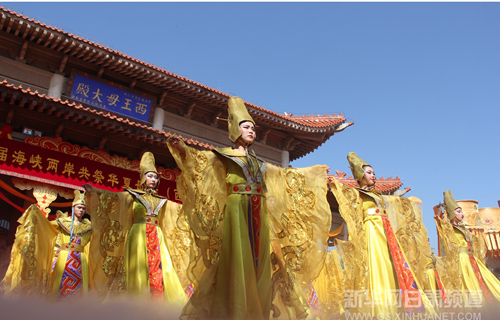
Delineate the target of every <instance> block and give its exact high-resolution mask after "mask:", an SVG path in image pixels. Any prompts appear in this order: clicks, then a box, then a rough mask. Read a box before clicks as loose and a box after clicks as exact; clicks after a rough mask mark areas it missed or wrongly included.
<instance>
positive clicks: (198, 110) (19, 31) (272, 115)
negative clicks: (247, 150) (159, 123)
mask: <svg viewBox="0 0 500 320" xmlns="http://www.w3.org/2000/svg"><path fill="white" fill-rule="evenodd" d="M0 30H1V31H3V32H6V33H8V34H9V37H8V40H9V43H4V50H6V49H5V48H8V49H9V52H11V55H12V53H14V55H17V56H16V60H18V61H24V62H26V63H28V64H29V63H30V62H33V61H36V60H37V59H42V58H41V57H43V59H46V60H47V62H45V61H44V65H48V66H49V68H50V69H52V70H53V72H56V73H61V74H65V76H69V74H70V72H71V70H73V69H77V70H81V71H82V72H87V73H89V74H91V75H94V76H97V77H102V79H103V80H105V81H115V82H117V83H118V84H120V85H124V86H126V87H130V88H134V89H136V90H140V91H141V92H145V93H148V94H150V95H152V96H155V97H157V101H158V106H160V107H161V108H164V109H165V110H167V111H169V112H173V113H176V114H180V115H183V116H185V117H188V118H192V119H194V120H196V121H199V122H202V123H205V124H209V125H212V126H215V127H220V128H221V129H224V130H227V123H224V121H218V119H220V118H227V101H228V99H229V98H230V97H231V96H230V95H229V94H227V93H224V92H222V91H219V90H217V89H214V88H210V87H208V86H206V85H203V84H201V83H198V82H196V81H193V80H191V79H188V78H186V77H182V76H180V75H177V74H175V73H172V72H170V71H167V70H165V69H164V68H160V67H158V66H155V65H153V64H151V63H147V62H145V61H142V60H139V59H136V58H134V57H132V56H129V55H126V54H124V53H122V52H120V51H118V50H112V49H110V48H109V47H107V46H103V45H101V44H99V43H96V42H94V41H90V40H88V39H85V38H82V37H80V36H78V35H74V34H72V33H68V32H66V31H64V30H62V29H59V28H57V27H53V26H51V25H47V24H45V23H41V22H39V21H35V20H34V19H29V18H28V17H26V16H23V15H21V14H18V13H16V12H13V11H11V10H10V9H5V8H4V7H0ZM4 42H5V41H4ZM28 43H29V45H28ZM0 47H1V45H0ZM42 53H43V54H42ZM119 81H122V82H119ZM139 87H140V88H139ZM245 104H246V105H247V107H248V110H249V112H250V114H251V115H252V117H254V120H255V121H256V122H257V123H258V125H259V127H260V129H259V130H262V133H259V137H261V138H260V139H259V141H261V142H263V143H268V144H270V145H272V146H274V147H277V148H279V149H283V150H289V152H290V160H294V159H297V158H300V157H302V156H304V155H306V154H308V153H310V152H312V151H313V150H315V149H316V148H317V147H319V146H320V145H321V144H323V143H324V142H325V141H327V140H328V139H329V138H330V137H331V136H332V135H333V134H334V133H336V132H340V131H342V130H344V129H345V128H347V127H349V126H351V125H352V124H353V122H347V121H346V119H345V118H344V116H343V115H342V114H338V115H337V114H325V115H312V114H310V115H305V114H304V115H300V116H298V115H291V114H287V113H286V112H285V113H284V114H279V113H276V112H274V111H271V110H268V109H265V108H262V107H260V106H258V105H255V104H251V103H248V102H245ZM304 109H308V106H304ZM270 137H272V138H271V139H270Z"/></svg>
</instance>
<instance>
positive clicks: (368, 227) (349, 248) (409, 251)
mask: <svg viewBox="0 0 500 320" xmlns="http://www.w3.org/2000/svg"><path fill="white" fill-rule="evenodd" d="M347 159H348V161H349V164H350V166H351V170H352V172H353V175H354V178H355V179H356V180H357V181H358V183H359V185H360V188H351V187H348V186H346V185H343V184H341V183H339V182H338V181H337V180H335V178H333V177H330V178H329V180H330V187H331V190H332V192H333V194H334V195H335V198H336V200H337V202H338V203H339V211H340V214H341V215H342V217H343V218H344V220H345V221H346V223H347V227H348V231H349V241H345V242H343V241H337V242H338V245H339V248H340V252H341V255H342V258H343V261H344V265H345V267H346V272H345V278H346V294H345V298H346V307H348V308H349V311H350V312H361V313H369V314H371V316H373V317H376V316H379V317H380V315H383V316H384V317H385V318H394V317H398V316H399V317H400V318H401V317H402V316H405V315H404V313H406V312H410V313H411V312H427V313H430V314H433V313H435V311H434V309H433V308H432V306H431V304H430V302H429V300H428V299H427V297H426V296H425V294H423V291H422V287H421V286H420V284H419V283H420V282H419V279H418V275H419V274H420V273H421V272H420V270H422V272H423V268H422V267H423V265H424V264H425V261H422V259H421V256H422V252H425V251H426V249H427V247H425V244H426V243H427V241H426V240H424V241H423V240H422V238H423V237H425V239H426V238H427V232H426V230H425V227H424V226H423V224H422V223H421V217H419V216H416V212H417V208H416V205H415V203H413V202H414V201H412V200H410V199H406V198H401V197H390V196H383V195H381V194H380V193H378V192H376V191H375V182H376V178H375V173H374V170H373V168H372V167H371V166H370V165H368V164H367V163H366V162H364V161H363V160H362V159H361V158H359V157H358V156H357V155H356V154H355V153H354V152H351V153H349V154H348V156H347ZM390 215H392V217H393V219H392V221H391V220H390V219H389V217H390ZM396 223H397V225H396ZM393 228H394V229H393ZM396 234H397V235H398V236H396ZM400 239H401V240H400ZM420 246H421V247H422V248H420ZM428 249H429V250H430V248H428ZM408 255H411V258H412V259H411V260H410V259H408ZM414 267H416V268H418V271H419V272H414V271H413V268H414Z"/></svg>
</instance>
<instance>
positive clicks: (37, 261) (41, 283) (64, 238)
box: [4, 191, 92, 300]
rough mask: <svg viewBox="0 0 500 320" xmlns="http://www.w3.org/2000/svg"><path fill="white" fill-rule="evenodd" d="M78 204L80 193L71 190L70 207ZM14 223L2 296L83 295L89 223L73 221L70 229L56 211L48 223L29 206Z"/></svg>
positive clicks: (67, 219)
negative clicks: (11, 245) (15, 226)
mask: <svg viewBox="0 0 500 320" xmlns="http://www.w3.org/2000/svg"><path fill="white" fill-rule="evenodd" d="M78 204H83V205H84V204H85V203H84V201H83V197H82V195H81V194H80V192H79V191H75V200H74V201H73V206H76V205H78ZM18 222H19V223H20V224H21V225H20V226H19V227H18V229H17V232H16V240H15V242H14V245H13V247H12V253H11V263H10V265H9V269H8V271H7V273H6V275H5V278H4V287H5V293H6V294H28V293H38V294H42V295H45V294H48V295H50V296H51V297H52V299H54V300H64V299H66V298H71V297H78V296H81V295H85V294H86V293H87V292H88V288H89V267H88V249H89V245H88V244H89V242H90V238H91V234H92V233H91V231H92V227H91V223H90V221H89V220H88V219H84V220H83V221H82V222H78V220H76V221H75V222H73V228H72V221H71V217H68V214H67V213H62V212H60V211H58V212H57V219H56V220H54V221H48V220H47V218H46V217H45V215H44V214H43V212H41V211H40V209H39V208H38V207H37V206H36V205H32V206H30V207H29V208H28V210H26V212H25V213H24V214H23V215H22V216H21V218H19V220H18ZM72 229H73V230H72ZM71 236H72V238H71ZM70 238H71V239H70Z"/></svg>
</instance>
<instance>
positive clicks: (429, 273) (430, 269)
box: [422, 252, 448, 311]
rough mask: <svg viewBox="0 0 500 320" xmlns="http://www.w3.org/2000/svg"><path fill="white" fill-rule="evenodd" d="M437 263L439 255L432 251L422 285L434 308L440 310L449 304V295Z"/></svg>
mask: <svg viewBox="0 0 500 320" xmlns="http://www.w3.org/2000/svg"><path fill="white" fill-rule="evenodd" d="M436 263H437V257H436V256H435V255H434V253H433V252H431V255H429V256H428V257H427V264H426V266H425V267H426V270H425V274H424V281H422V286H423V288H424V291H425V293H426V294H427V297H428V298H429V300H430V301H431V303H432V306H433V307H434V309H435V310H436V311H439V309H440V308H442V307H443V306H446V305H448V296H447V294H446V291H445V288H444V285H443V283H442V281H441V277H440V274H439V272H438V271H437V268H436Z"/></svg>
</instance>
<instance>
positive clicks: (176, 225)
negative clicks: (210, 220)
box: [160, 201, 193, 289]
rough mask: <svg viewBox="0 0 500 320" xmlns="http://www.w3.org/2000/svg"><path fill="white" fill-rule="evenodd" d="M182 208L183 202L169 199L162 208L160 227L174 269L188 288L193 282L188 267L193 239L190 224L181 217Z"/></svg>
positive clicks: (183, 285) (183, 284)
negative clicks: (190, 279) (188, 273)
mask: <svg viewBox="0 0 500 320" xmlns="http://www.w3.org/2000/svg"><path fill="white" fill-rule="evenodd" d="M181 208H182V205H181V204H179V203H176V202H173V201H167V203H166V204H165V205H164V206H163V208H162V210H163V213H162V214H161V215H160V227H161V230H162V232H163V238H164V239H165V242H166V245H167V248H168V252H169V254H170V257H171V259H172V263H173V265H174V269H175V271H176V272H177V275H178V277H179V280H180V281H181V284H182V287H183V288H184V289H186V287H187V286H188V285H190V284H191V282H190V281H189V279H188V277H187V269H188V266H189V258H190V249H191V247H192V243H193V241H192V238H191V233H190V232H189V225H188V224H187V222H186V221H185V219H183V217H180V214H181Z"/></svg>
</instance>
